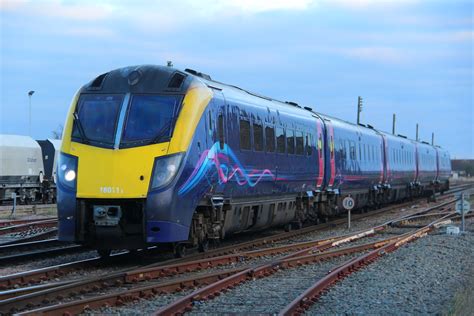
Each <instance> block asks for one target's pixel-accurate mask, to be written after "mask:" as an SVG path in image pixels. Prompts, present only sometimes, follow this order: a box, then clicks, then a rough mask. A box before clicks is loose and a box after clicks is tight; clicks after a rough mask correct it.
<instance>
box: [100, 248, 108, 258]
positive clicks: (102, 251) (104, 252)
mask: <svg viewBox="0 0 474 316" xmlns="http://www.w3.org/2000/svg"><path fill="white" fill-rule="evenodd" d="M111 252H112V250H111V249H98V250H97V253H98V254H99V256H100V257H101V258H108V257H110V253H111Z"/></svg>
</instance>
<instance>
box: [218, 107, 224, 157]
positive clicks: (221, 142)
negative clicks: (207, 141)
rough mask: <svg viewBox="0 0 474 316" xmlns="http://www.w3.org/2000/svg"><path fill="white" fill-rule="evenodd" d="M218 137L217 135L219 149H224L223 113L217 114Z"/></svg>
mask: <svg viewBox="0 0 474 316" xmlns="http://www.w3.org/2000/svg"><path fill="white" fill-rule="evenodd" d="M218 125H219V126H218V134H219V135H218V137H219V145H220V147H221V149H224V143H225V139H224V115H223V114H222V113H221V114H219V118H218Z"/></svg>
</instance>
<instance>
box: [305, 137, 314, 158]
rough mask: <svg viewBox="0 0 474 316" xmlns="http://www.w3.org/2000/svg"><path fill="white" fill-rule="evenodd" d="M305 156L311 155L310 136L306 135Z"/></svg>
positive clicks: (311, 143) (311, 144)
mask: <svg viewBox="0 0 474 316" xmlns="http://www.w3.org/2000/svg"><path fill="white" fill-rule="evenodd" d="M306 154H307V155H308V156H311V155H312V154H313V142H312V135H311V134H306Z"/></svg>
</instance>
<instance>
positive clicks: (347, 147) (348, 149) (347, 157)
mask: <svg viewBox="0 0 474 316" xmlns="http://www.w3.org/2000/svg"><path fill="white" fill-rule="evenodd" d="M344 145H345V146H344V151H345V155H344V156H345V157H346V160H349V153H350V152H351V150H350V147H349V141H347V140H346V141H344Z"/></svg>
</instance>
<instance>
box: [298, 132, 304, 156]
mask: <svg viewBox="0 0 474 316" xmlns="http://www.w3.org/2000/svg"><path fill="white" fill-rule="evenodd" d="M296 154H297V155H304V138H303V133H302V132H296Z"/></svg>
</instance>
